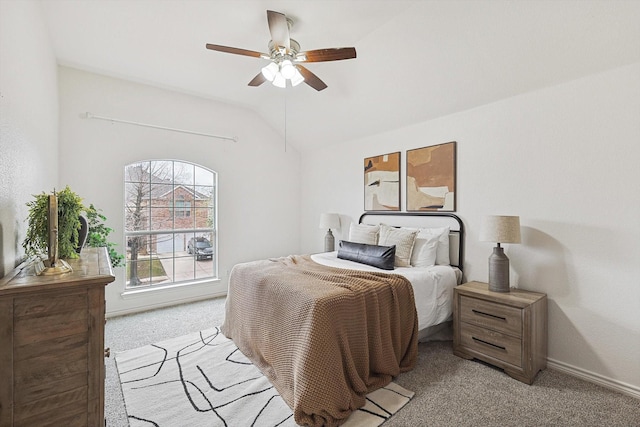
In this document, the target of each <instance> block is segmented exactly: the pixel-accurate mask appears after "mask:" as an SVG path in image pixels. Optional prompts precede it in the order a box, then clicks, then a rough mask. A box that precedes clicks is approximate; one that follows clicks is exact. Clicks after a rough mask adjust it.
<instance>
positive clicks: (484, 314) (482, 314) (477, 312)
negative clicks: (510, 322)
mask: <svg viewBox="0 0 640 427" xmlns="http://www.w3.org/2000/svg"><path fill="white" fill-rule="evenodd" d="M471 311H473V313H474V314H479V315H481V316H487V317H493V318H494V319H500V320H507V318H506V317H502V316H496V315H495V314H489V313H484V312H482V311H478V310H471Z"/></svg>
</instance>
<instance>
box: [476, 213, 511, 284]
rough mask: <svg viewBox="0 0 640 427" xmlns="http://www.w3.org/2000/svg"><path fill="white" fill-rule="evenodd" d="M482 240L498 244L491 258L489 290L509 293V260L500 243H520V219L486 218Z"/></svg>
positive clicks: (504, 217) (506, 217)
mask: <svg viewBox="0 0 640 427" xmlns="http://www.w3.org/2000/svg"><path fill="white" fill-rule="evenodd" d="M480 240H481V241H483V242H495V243H497V246H496V247H495V248H493V253H492V254H491V256H490V257H489V290H490V291H493V292H509V258H507V256H506V255H505V254H504V250H503V248H502V247H501V246H500V243H520V217H518V216H503V215H491V216H486V217H485V218H484V219H483V222H482V227H481V228H480Z"/></svg>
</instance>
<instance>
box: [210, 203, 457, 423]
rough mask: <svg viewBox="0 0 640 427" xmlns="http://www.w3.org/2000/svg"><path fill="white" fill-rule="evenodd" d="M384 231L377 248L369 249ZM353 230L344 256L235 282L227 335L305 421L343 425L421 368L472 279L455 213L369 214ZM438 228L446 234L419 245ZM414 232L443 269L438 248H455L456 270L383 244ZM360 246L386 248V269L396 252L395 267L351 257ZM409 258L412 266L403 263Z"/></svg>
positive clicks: (261, 264) (236, 277)
mask: <svg viewBox="0 0 640 427" xmlns="http://www.w3.org/2000/svg"><path fill="white" fill-rule="evenodd" d="M445 224H446V225H445ZM376 227H377V229H378V230H379V236H378V237H376V238H375V240H376V242H375V244H370V243H361V242H364V241H366V240H367V239H369V238H370V237H371V236H369V235H370V234H372V233H370V231H371V230H375V229H376ZM350 228H351V229H350V231H349V240H346V241H341V242H340V245H341V246H340V247H339V249H338V251H336V252H330V253H323V254H314V255H292V256H288V257H282V258H273V259H267V260H259V261H253V262H248V263H242V264H238V265H236V266H235V267H234V268H233V270H232V272H231V275H230V278H229V291H228V294H227V302H226V308H225V310H226V313H225V321H224V323H223V325H222V327H221V330H222V332H223V334H224V335H225V336H227V337H228V338H230V339H232V340H233V341H234V343H235V344H236V346H237V347H238V348H239V349H240V351H242V352H243V353H244V354H245V356H247V358H249V360H251V361H252V362H253V363H254V364H255V365H256V366H257V367H258V368H259V369H260V370H261V371H262V372H263V373H264V375H265V376H266V377H267V378H269V380H270V381H271V383H272V384H273V385H274V387H275V388H276V389H277V390H278V392H279V393H280V395H281V396H282V397H283V399H284V400H285V402H286V403H287V404H288V405H289V406H290V407H291V409H292V410H293V414H294V418H295V421H296V422H297V423H298V424H300V425H308V426H337V425H341V424H342V423H343V422H345V421H346V419H347V418H348V416H349V415H350V413H351V412H353V411H354V410H355V409H357V408H358V407H361V406H363V405H364V403H365V398H364V396H365V395H366V394H367V393H369V392H371V391H374V390H376V389H378V388H380V387H383V386H385V385H387V384H388V383H389V382H391V380H392V379H393V378H394V377H396V376H397V375H399V374H400V373H402V372H406V371H408V370H410V369H412V368H413V366H414V365H415V362H416V359H417V343H418V340H419V339H424V338H425V337H428V336H430V335H432V334H433V332H434V331H436V330H437V329H438V328H440V327H441V325H443V324H446V322H447V321H449V320H450V317H451V307H452V303H451V298H452V294H453V287H454V286H455V285H456V284H459V283H460V282H461V280H462V268H461V267H462V264H463V263H462V260H463V258H462V256H463V242H464V230H463V225H462V222H461V221H460V219H459V218H458V217H457V216H455V215H453V214H448V213H447V214H441V213H437V214H434V213H416V214H407V213H365V214H363V215H362V216H361V217H360V220H359V222H358V224H352V225H351V227H350ZM363 230H364V231H363ZM431 230H439V231H440V234H438V235H437V236H436V237H433V236H428V235H427V237H428V239H426V240H425V239H416V236H419V235H420V236H423V237H424V236H425V235H424V234H423V233H424V232H430V231H431ZM443 230H445V231H446V235H445V234H444V233H442V231H443ZM352 231H353V232H352ZM383 232H384V239H383ZM412 233H413V237H414V238H413V240H412V242H411V248H412V249H413V248H414V247H416V248H417V247H418V240H420V242H423V241H428V242H429V243H430V245H429V248H428V251H427V250H426V249H424V248H426V247H427V246H424V248H423V250H417V249H416V250H417V251H418V252H420V253H423V254H424V253H427V252H428V253H429V256H430V257H431V256H433V261H434V263H435V257H436V255H435V253H436V249H437V248H440V249H444V248H445V247H446V252H447V253H446V256H444V255H445V254H444V253H443V252H441V253H440V258H439V261H440V262H442V261H443V260H446V261H447V264H446V265H444V264H440V265H432V266H425V265H422V266H417V267H412V266H411V264H410V262H414V260H413V259H411V260H410V259H409V258H408V257H407V254H406V253H404V252H402V251H403V248H404V246H409V243H407V244H406V245H405V244H404V243H403V242H404V241H402V242H401V241H398V244H397V245H396V244H394V245H383V244H382V243H389V242H390V240H389V236H390V235H394V236H396V237H397V236H398V235H401V236H403V238H405V237H406V235H407V234H412ZM378 239H380V242H378ZM445 239H446V245H445V244H444V243H443V242H444V241H445ZM352 240H358V241H357V242H352ZM383 240H384V241H383ZM392 240H393V239H392ZM436 241H437V243H434V242H436ZM378 243H380V244H378ZM394 243H395V242H394ZM353 248H357V250H358V251H360V250H361V249H362V248H364V250H365V254H366V256H369V253H370V252H371V251H373V252H376V253H377V252H380V251H382V252H384V255H383V257H382V258H380V259H383V258H384V263H385V264H384V268H388V265H389V256H390V255H389V253H388V252H389V248H393V251H392V255H391V256H392V257H393V259H392V260H391V264H392V267H391V268H392V269H393V270H383V269H380V268H377V267H375V266H374V265H380V264H379V262H381V261H380V259H379V258H376V257H373V259H374V262H373V264H372V265H370V264H363V263H362V262H354V261H352V260H350V259H351V258H353V257H352V252H350V251H351V250H352V249H353ZM384 248H387V249H384ZM405 249H406V248H405ZM416 253H417V252H416ZM359 254H360V255H362V252H359ZM360 255H358V257H360ZM399 257H400V258H399ZM401 258H402V259H401ZM367 259H368V258H367ZM359 260H360V261H362V260H361V259H360V258H359ZM402 262H405V263H407V266H406V267H402V266H399V267H395V264H396V263H402ZM417 262H418V261H416V263H417ZM429 262H431V260H429Z"/></svg>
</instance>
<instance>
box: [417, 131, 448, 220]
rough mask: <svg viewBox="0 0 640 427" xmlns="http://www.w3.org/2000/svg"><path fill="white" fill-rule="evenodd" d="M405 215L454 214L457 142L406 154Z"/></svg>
mask: <svg viewBox="0 0 640 427" xmlns="http://www.w3.org/2000/svg"><path fill="white" fill-rule="evenodd" d="M406 186H407V211H410V212H418V211H427V212H428V211H439V212H455V210H456V142H455V141H453V142H447V143H445V144H439V145H432V146H430V147H423V148H416V149H415V150H407V183H406Z"/></svg>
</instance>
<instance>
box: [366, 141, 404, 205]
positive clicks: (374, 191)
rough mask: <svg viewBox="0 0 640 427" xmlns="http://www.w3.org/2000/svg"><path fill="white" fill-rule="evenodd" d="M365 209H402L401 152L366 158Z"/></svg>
mask: <svg viewBox="0 0 640 427" xmlns="http://www.w3.org/2000/svg"><path fill="white" fill-rule="evenodd" d="M364 210H365V211H399V210H400V152H399V151H398V152H395V153H389V154H383V155H381V156H376V157H367V158H366V159H364Z"/></svg>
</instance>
